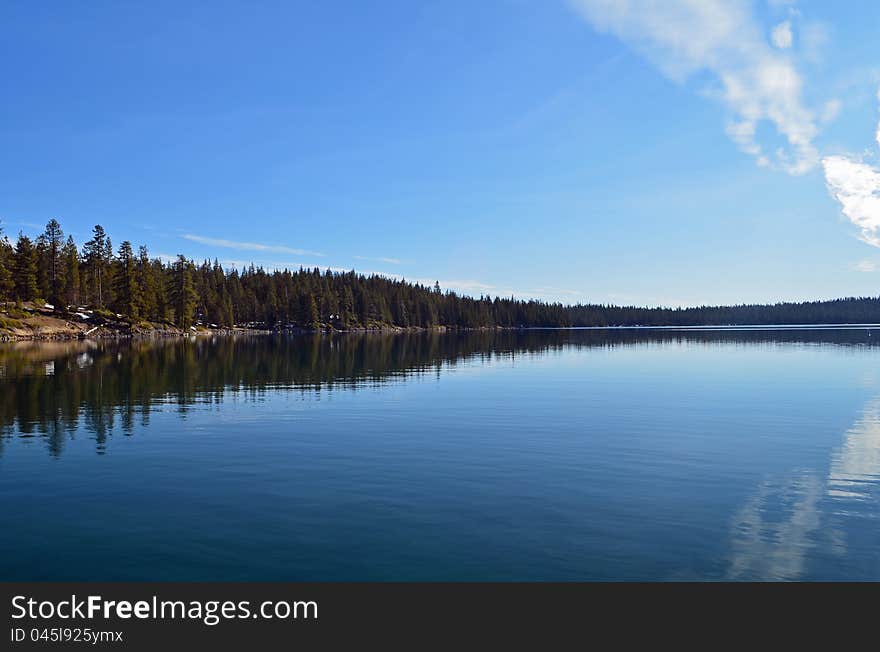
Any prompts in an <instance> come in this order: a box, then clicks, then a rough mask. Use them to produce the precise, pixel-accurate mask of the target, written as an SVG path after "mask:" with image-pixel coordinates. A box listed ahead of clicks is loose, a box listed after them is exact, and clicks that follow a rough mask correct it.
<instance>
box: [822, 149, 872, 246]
mask: <svg viewBox="0 0 880 652" xmlns="http://www.w3.org/2000/svg"><path fill="white" fill-rule="evenodd" d="M822 167H823V168H824V170H825V182H826V183H827V184H828V190H829V191H830V192H831V194H832V195H833V196H834V198H835V199H836V200H837V201H838V202H840V207H841V208H840V210H841V212H842V213H843V214H844V216H845V217H846V218H847V219H848V220H849V221H850V222H852V223H853V224H855V225H856V226H857V227H859V229H860V234H859V238H861V239H862V240H863V241H865V242H867V243H868V244H870V245H874V246H875V247H880V237H878V231H880V172H878V171H877V170H876V169H875V168H873V167H871V166H870V165H868V164H867V163H863V162H861V161H856V160H854V159H850V158H848V157H846V156H826V157H825V158H824V159H822Z"/></svg>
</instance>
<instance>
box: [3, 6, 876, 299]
mask: <svg viewBox="0 0 880 652" xmlns="http://www.w3.org/2000/svg"><path fill="white" fill-rule="evenodd" d="M774 11H775V12H779V11H781V9H779V8H778V7H777V8H775V9H774V8H772V7H767V6H766V3H755V12H756V16H757V17H758V20H761V21H766V25H767V26H768V28H769V27H771V26H772V25H773V23H774V22H775V21H776V20H777V19H778V17H777V16H774V15H773V12H774ZM797 11H799V12H801V14H802V15H804V16H809V17H810V20H813V21H817V23H818V24H821V25H823V26H824V29H825V31H826V33H827V37H828V38H827V40H826V42H825V43H824V45H823V46H822V49H821V55H820V56H817V57H815V58H814V59H813V60H811V62H809V64H808V65H807V67H805V68H804V69H802V73H803V78H804V95H805V98H806V101H808V102H810V101H812V100H815V102H816V103H818V102H820V101H824V100H826V99H829V98H832V97H833V98H838V99H839V100H840V101H841V102H842V105H841V106H842V109H841V111H840V114H839V116H838V117H837V119H836V120H834V121H833V122H832V123H830V124H828V125H826V126H824V127H822V130H821V133H820V135H819V136H818V137H817V139H816V146H817V147H818V148H819V150H820V152H822V153H823V154H825V153H834V152H850V153H853V152H854V153H859V152H862V151H864V150H866V149H868V148H870V147H871V145H872V142H873V141H872V138H873V133H874V129H875V127H876V123H877V103H876V98H875V93H876V89H877V81H878V79H880V78H878V75H877V71H878V69H880V50H878V48H877V34H878V26H880V3H876V2H870V1H865V2H855V1H854V2H848V3H845V7H843V6H838V7H835V6H833V5H832V3H827V2H800V3H798V4H797ZM762 24H763V23H762ZM0 36H2V38H0V79H2V85H0V89H2V90H0V92H2V103H0V221H2V225H3V227H4V229H5V231H6V233H7V234H8V235H9V236H10V237H14V236H15V235H17V233H18V231H19V230H23V231H25V232H26V233H30V234H34V233H37V232H38V231H39V230H40V227H41V226H42V225H43V224H45V222H46V221H47V220H48V219H49V218H51V217H56V218H57V219H59V220H60V221H61V223H62V226H63V227H65V229H66V231H67V232H69V233H73V235H74V237H75V238H76V239H77V241H78V242H79V243H80V244H81V243H82V242H83V241H84V240H85V239H87V237H88V233H89V231H90V229H91V226H92V225H94V224H96V223H100V224H102V225H103V226H104V227H105V228H106V229H107V230H108V232H109V233H110V235H111V237H112V238H113V241H114V243H115V244H117V245H118V244H119V242H121V241H122V240H124V239H129V240H131V241H132V242H133V243H135V244H136V245H137V244H146V245H147V246H148V247H149V249H150V251H151V253H153V254H156V255H166V256H170V255H174V254H177V253H183V254H185V255H187V256H191V257H194V258H195V259H197V260H199V259H202V258H204V257H211V258H213V257H215V256H216V257H218V258H219V259H220V260H221V261H223V262H224V263H225V264H227V265H228V264H235V265H241V264H246V263H249V262H250V261H253V262H255V263H256V264H263V265H265V266H269V267H274V266H284V265H289V266H299V265H300V264H302V265H308V266H314V265H318V266H321V267H327V266H329V267H333V268H344V269H351V268H355V269H357V270H359V271H365V272H371V271H377V272H383V273H388V274H397V275H401V276H404V277H406V278H408V279H417V280H424V281H426V282H432V281H433V280H434V279H439V280H440V282H441V284H443V285H445V286H446V287H450V288H456V289H461V290H465V291H469V292H470V293H473V294H480V293H481V292H489V293H491V294H493V295H495V294H502V295H509V294H511V293H515V294H516V295H518V296H535V297H539V298H545V299H561V300H563V301H566V302H577V301H596V302H616V303H635V304H640V305H645V304H650V305H655V304H667V305H669V304H671V305H678V304H693V303H730V302H740V301H775V300H784V299H805V298H814V297H815V298H819V297H835V296H851V295H877V294H878V293H880V271H860V269H862V270H870V269H872V267H874V266H876V269H877V270H880V250H878V249H876V248H874V247H871V246H869V245H867V244H865V243H864V242H861V241H859V240H858V239H857V238H856V237H855V235H856V230H855V229H854V227H853V226H852V225H851V224H850V223H849V222H847V221H846V220H845V219H843V218H842V217H841V216H840V211H839V206H838V205H837V204H836V202H835V201H834V200H833V199H832V198H831V197H830V196H829V193H828V191H827V190H826V187H825V183H824V179H823V177H822V172H821V170H820V169H818V168H817V169H815V170H814V171H812V172H810V173H808V174H806V175H803V176H799V177H793V176H789V175H787V174H785V173H784V172H781V171H778V170H773V169H766V168H759V167H757V166H756V165H755V162H754V161H753V159H752V158H751V157H749V156H747V155H745V154H743V153H741V152H740V151H739V150H738V149H737V148H736V146H735V145H734V144H733V143H732V142H731V141H730V139H729V138H728V137H727V136H726V135H725V132H724V125H725V120H726V117H727V116H726V114H725V110H724V107H723V106H721V105H720V104H719V103H718V102H717V101H715V100H714V99H712V98H711V97H708V96H707V94H706V93H705V92H703V87H704V83H703V82H704V80H702V79H701V78H700V76H699V75H697V76H696V77H693V78H690V79H688V80H687V81H685V82H683V83H682V82H676V81H673V80H670V79H669V78H668V77H666V76H664V75H663V74H662V73H661V72H660V71H659V70H658V69H657V68H656V67H655V66H654V65H652V64H651V62H649V61H647V60H646V59H644V58H643V57H642V56H640V54H639V53H638V52H636V51H634V50H632V49H631V48H630V47H629V46H628V45H627V44H625V43H623V42H621V41H619V40H617V39H616V38H614V37H613V36H610V35H608V34H601V33H598V32H596V31H595V30H594V29H593V27H592V26H591V25H590V24H589V23H588V22H586V21H585V20H584V19H583V18H582V16H581V15H579V14H578V13H577V12H576V11H575V10H574V9H573V8H572V6H570V5H569V4H567V3H566V2H563V1H560V2H554V1H550V0H547V1H535V2H529V1H526V0H520V1H515V0H508V1H489V0H487V1H485V2H411V1H406V2H404V1H400V2H369V3H367V2H344V3H329V2H254V3H245V2H241V3H234V2H215V3H187V2H179V1H178V2H158V1H154V2H149V3H120V2H88V3H72V2H44V3H35V2H9V1H7V2H4V3H3V4H2V6H0ZM187 236H189V237H187ZM211 240H222V241H227V242H226V243H225V244H226V245H227V246H219V244H217V243H214V244H212V243H211V242H210V241H211ZM249 243H250V244H257V245H263V246H267V247H269V248H268V249H267V248H254V247H252V246H250V244H249ZM318 254H321V255H318Z"/></svg>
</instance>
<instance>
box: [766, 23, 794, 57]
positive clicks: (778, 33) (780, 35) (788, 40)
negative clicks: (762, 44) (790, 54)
mask: <svg viewBox="0 0 880 652" xmlns="http://www.w3.org/2000/svg"><path fill="white" fill-rule="evenodd" d="M770 38H771V40H772V41H773V45H775V46H776V47H778V48H779V49H780V50H787V49H788V48H790V47H791V44H792V43H793V42H794V36H793V35H792V33H791V22H790V21H787V20H786V21H784V22H781V23H779V24H778V25H777V26H776V27H774V28H773V32H772V33H771V35H770Z"/></svg>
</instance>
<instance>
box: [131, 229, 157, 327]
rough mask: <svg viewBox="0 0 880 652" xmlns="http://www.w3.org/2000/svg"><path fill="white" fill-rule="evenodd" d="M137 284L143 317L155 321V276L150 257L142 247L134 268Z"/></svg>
mask: <svg viewBox="0 0 880 652" xmlns="http://www.w3.org/2000/svg"><path fill="white" fill-rule="evenodd" d="M136 275H137V282H138V285H139V287H140V296H141V306H142V309H143V317H145V318H146V319H153V320H157V319H160V318H161V317H160V315H159V310H158V308H159V298H158V296H157V292H158V287H157V284H156V275H155V272H154V270H153V265H152V263H151V262H150V255H149V253H148V252H147V248H146V247H144V246H143V245H142V246H141V247H140V249H138V260H137V266H136Z"/></svg>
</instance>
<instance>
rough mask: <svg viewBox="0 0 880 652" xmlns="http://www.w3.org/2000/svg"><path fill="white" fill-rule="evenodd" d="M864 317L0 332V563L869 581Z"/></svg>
mask: <svg viewBox="0 0 880 652" xmlns="http://www.w3.org/2000/svg"><path fill="white" fill-rule="evenodd" d="M878 339H880V331H878V330H871V329H869V328H856V329H848V330H828V329H824V330H760V331H716V330H706V331H694V330H688V331H673V330H663V331H648V330H639V331H623V330H618V331H595V330H590V331H584V330H567V331H565V330H563V331H528V332H500V333H467V334H449V335H440V334H421V335H346V336H336V337H329V336H323V337H311V336H294V337H272V336H263V337H238V338H223V337H218V338H214V339H211V338H200V339H193V340H189V339H187V340H174V341H163V342H134V343H132V342H122V343H110V342H108V343H89V342H67V343H57V342H47V343H16V344H7V345H0V497H2V504H3V512H4V514H3V516H4V518H3V527H2V529H0V580H607V579H612V580H635V579H649V580H691V579H701V580H702V579H710V580H711V579H771V580H798V579H804V580H807V579H810V580H826V579H874V580H878V579H880V519H878V516H880V509H878V507H880V505H878V498H880V374H878V368H880V364H878V363H880V347H877V346H876V343H877V341H878Z"/></svg>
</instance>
